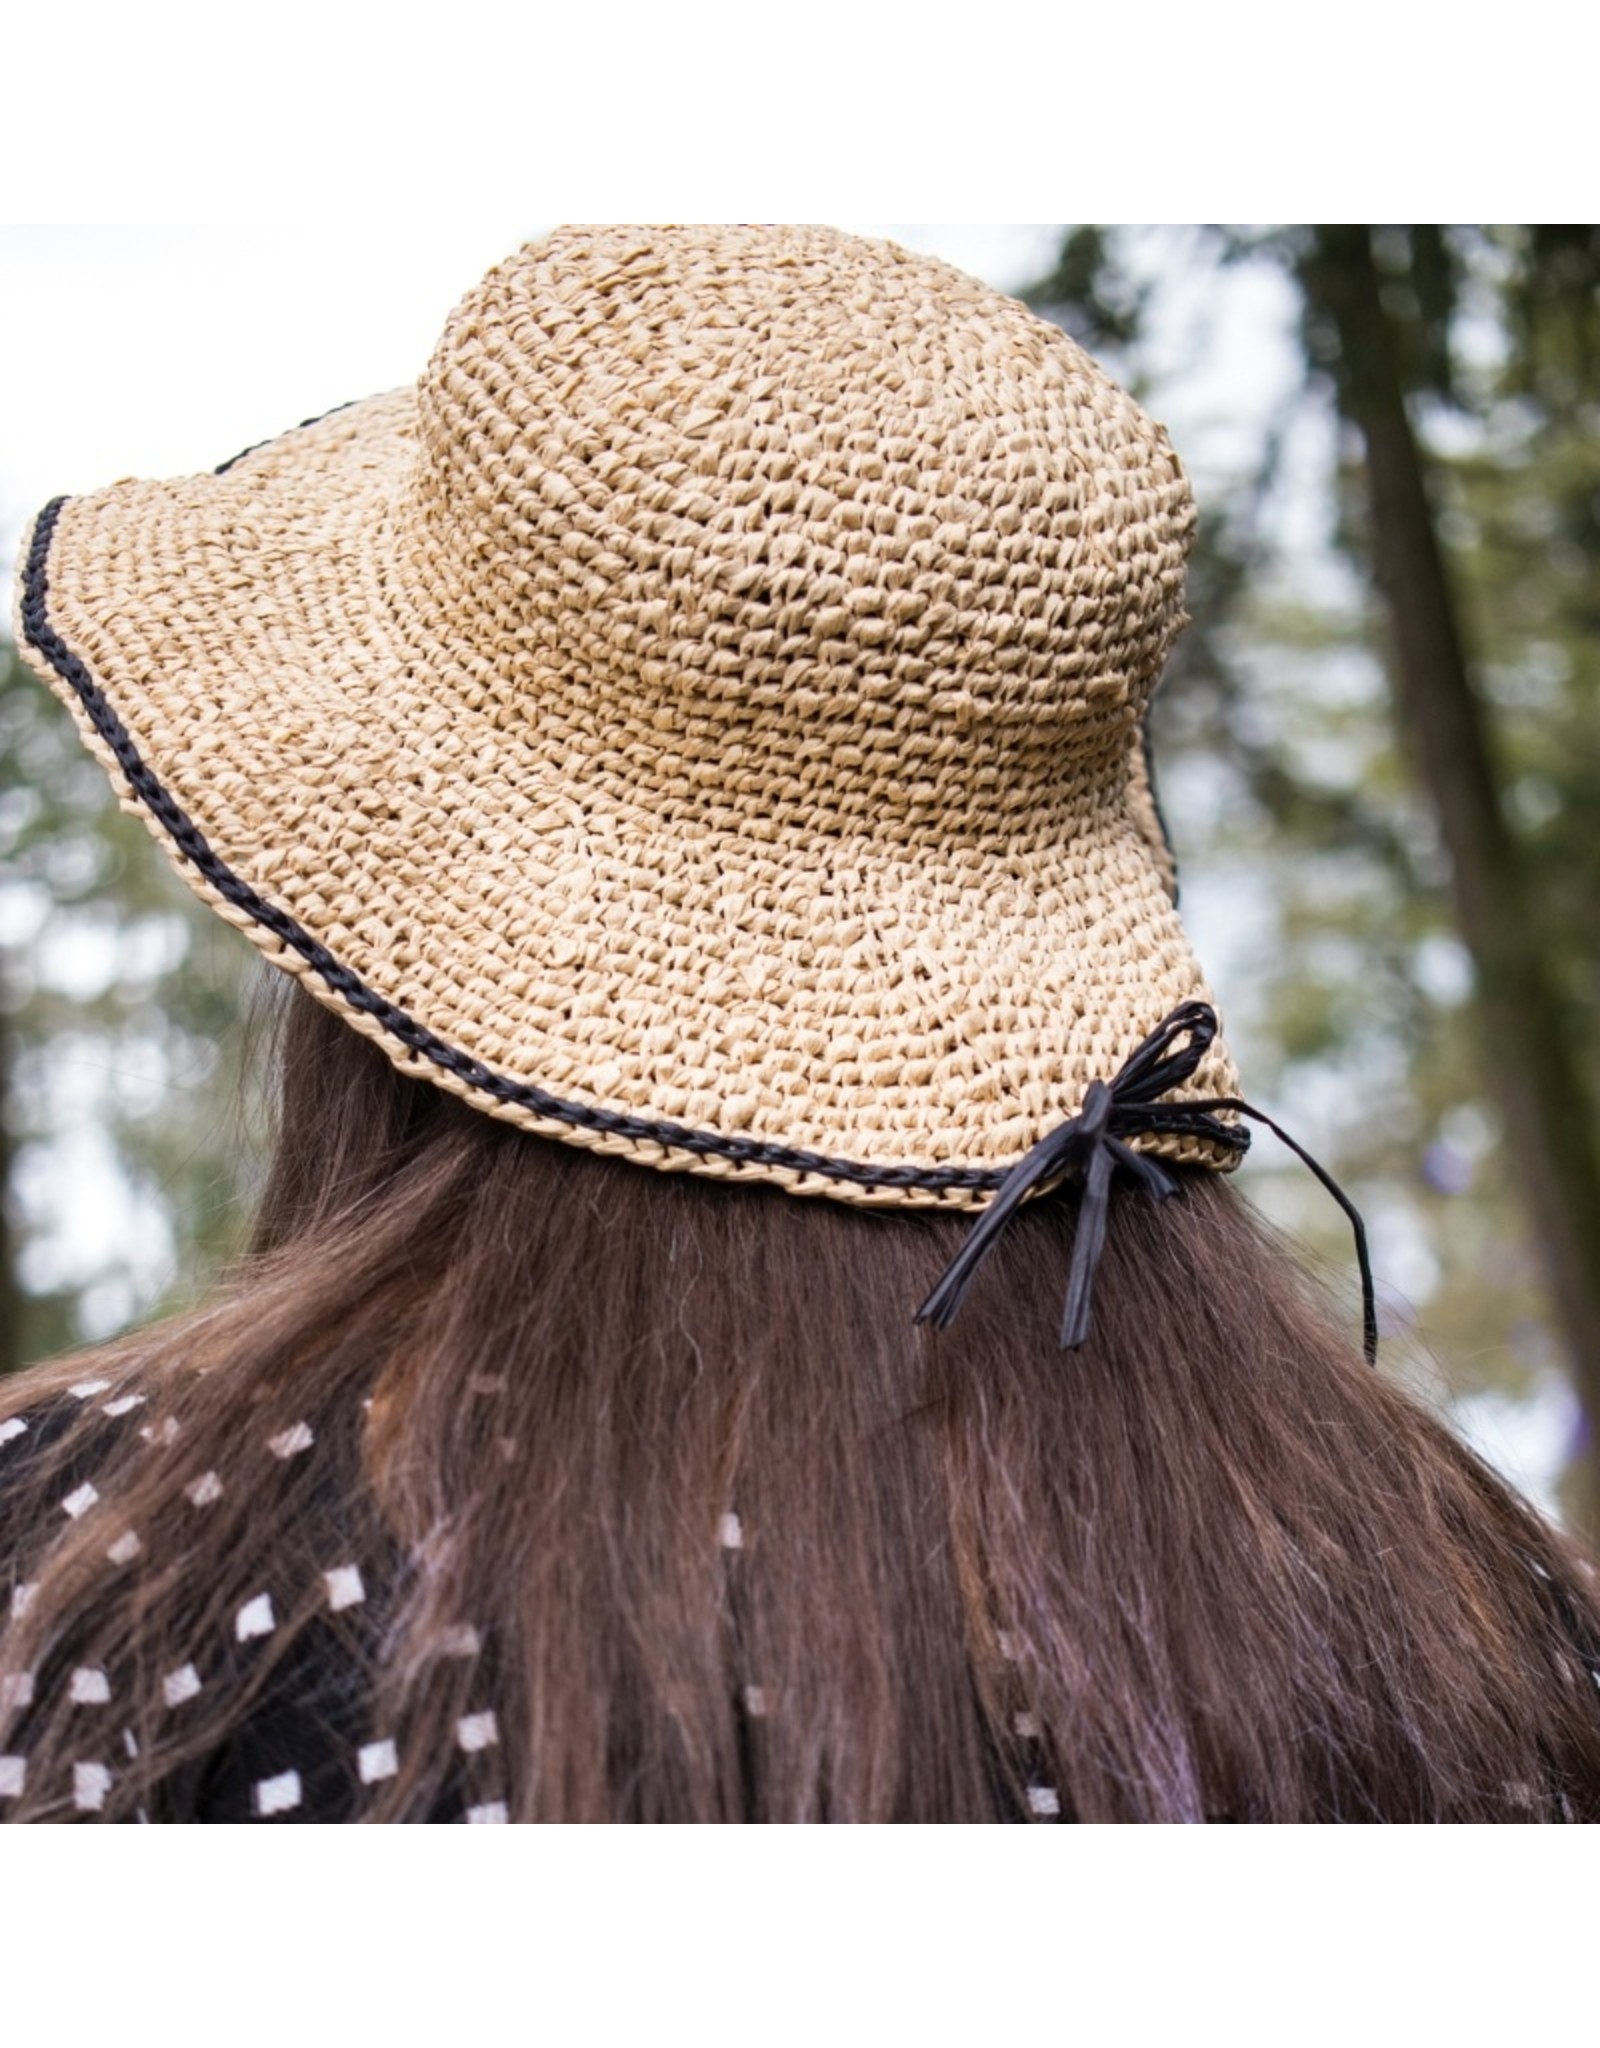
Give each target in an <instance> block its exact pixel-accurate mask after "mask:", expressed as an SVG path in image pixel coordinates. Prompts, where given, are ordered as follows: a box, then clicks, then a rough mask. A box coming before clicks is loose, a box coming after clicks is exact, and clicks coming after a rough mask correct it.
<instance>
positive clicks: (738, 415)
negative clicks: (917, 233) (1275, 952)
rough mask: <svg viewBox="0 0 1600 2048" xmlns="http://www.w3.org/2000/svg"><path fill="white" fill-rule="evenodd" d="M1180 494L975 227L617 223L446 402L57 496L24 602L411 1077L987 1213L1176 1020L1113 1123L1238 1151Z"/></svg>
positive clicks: (51, 665) (63, 666)
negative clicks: (1200, 914)
mask: <svg viewBox="0 0 1600 2048" xmlns="http://www.w3.org/2000/svg"><path fill="white" fill-rule="evenodd" d="M1192 522H1193V510H1192V505H1191V499H1190V493H1189V487H1188V483H1187V481H1186V479H1185V477H1184V474H1183V471H1182V469H1181V468H1180V467H1179V464H1178V461H1177V459H1176V457H1175V456H1174V455H1173V452H1172V450H1171V448H1170V447H1169V445H1168V442H1167V438H1166V435H1165V433H1164V432H1163V430H1162V429H1161V428H1160V427H1159V426H1157V425H1155V424H1154V423H1153V422H1152V421H1150V420H1149V419H1147V418H1146V417H1145V415H1144V414H1143V413H1142V412H1141V411H1140V410H1139V408H1138V407H1137V406H1136V405H1135V404H1134V403H1133V402H1132V401H1131V400H1130V399H1129V398H1128V397H1127V396H1126V395H1125V394H1124V393H1123V392H1122V391H1120V390H1119V389H1118V388H1117V387H1116V386H1115V385H1114V384H1112V383H1111V382H1110V381H1109V380H1108V379H1107V378H1106V377H1105V375H1104V374H1103V373H1102V372H1101V371H1100V370H1099V369H1098V368H1097V366H1096V365H1095V364H1094V363H1093V362H1092V361H1091V360H1090V359H1089V357H1088V356H1086V355H1085V354H1084V353H1083V351H1082V350H1081V349H1079V348H1077V347H1076V346H1075V345H1074V344H1073V343H1072V342H1071V341H1070V340H1068V339H1067V337H1066V336H1065V335H1063V334H1062V333H1060V332H1059V331H1058V330H1057V329H1056V328H1054V327H1052V326H1050V325H1048V324H1047V323H1046V322H1044V321H1042V320H1040V319H1037V318H1035V317H1034V316H1033V315H1032V314H1031V313H1029V312H1028V311H1027V310H1026V309H1025V308H1024V307H1023V306H1021V305H1020V304H1018V303H1016V302H1015V301H1013V300H1010V299H1007V298H1004V297H1001V296H999V295H998V294H996V293H995V292H993V291H991V290H989V289H988V288H986V287H985V286H983V285H981V284H979V283H977V282H975V281H974V280H973V279H971V278H969V277H966V276H963V275H961V274H960V273H959V272H957V271H955V270H953V269H950V268H949V267H947V266H946V265H944V264H942V263H939V262H935V261H932V260H930V259H928V258H926V257H922V256H916V255H912V254H909V253H907V252H906V251H905V250H903V249H900V248H897V247H895V246H894V245H892V244H889V243H875V242H867V241H862V240H858V239H856V238H854V237H851V236H848V235H843V234H839V233H836V232H834V231H832V230H829V229H823V228H810V227H808V228H800V227H760V228H758V227H678V228H651V229H637V228H628V229H622V228H599V229H587V228H584V229H579V228H574V229H564V230H562V231H561V232H560V233H557V234H555V235H553V236H552V237H550V239H549V240H547V241H545V242H542V243H538V244H534V245H530V246H529V247H527V248H524V249H522V250H521V251H520V252H519V253H518V254H517V255H515V256H514V257H512V258H511V259H510V260H509V261H507V262H506V263H504V264H502V265H501V266H500V267H499V268H498V269H496V270H494V271H493V272H491V273H490V275H489V276H488V277H487V278H486V279H485V280H484V281H483V283H482V284H481V285H479V286H478V287H477V288H476V289H475V290H474V291H472V292H471V293H470V294H469V295H468V296H467V298H466V299H464V300H463V301H462V303H461V305H460V306H459V307H458V308H457V309H456V311H455V313H454V314H453V315H452V317H451V319H450V321H449V324H448V325H447V327H446V329H445V332H444V336H443V339H442V340H441V342H440V343H439V346H438V348H437V350H436V352H435V354H434V357H433V360H432V362H431V363H430V364H429V366H428V368H427V369H426V371H425V372H424V373H423V375H422V377H421V379H420V381H419V382H418V384H417V385H416V387H415V388H414V389H406V390H403V391H396V392H393V393H390V394H388V395H386V396H382V397H378V398H374V399H370V400H367V401H365V402H363V403H360V404H356V405H351V406H347V407H344V408H342V409H340V410H339V411H337V412H334V413H332V414H329V415H328V416H326V417H324V418H323V419H320V420H318V421H314V422H311V423H308V424H306V425H305V426H302V427H299V428H296V429H294V430H292V431H290V432H288V433H286V434H285V435H283V436H282V437H281V438H280V439H278V440H275V441H273V442H271V443H269V444H267V445H265V446H263V447H260V448H256V449H253V450H250V451H247V452H246V453H245V454H243V455H241V456H238V457H236V458H234V459H233V460H232V461H231V462H228V463H225V464H223V466H222V468H221V469H220V470H218V471H217V472H216V473H215V474H211V475H205V476H199V477H188V478H183V479H180V480H178V481H176V482H165V483H148V482H124V483H118V484H115V485H113V486H112V487H111V488H110V489H108V490H105V491H102V492H99V493H97V494H96V495H94V496H91V497H86V498H79V499H72V500H66V501H60V500H58V501H56V502H55V503H54V504H52V505H51V506H49V507H47V508H46V510H45V511H44V512H43V513H42V514H41V515H40V517H39V518H38V520H37V521H36V522H35V525H34V527H33V529H32V533H31V536H30V540H29V543H28V546H27V549H26V551H25V558H24V567H23V576H22V581H21V590H20V613H19V624H20V634H19V639H20V642H21V644H22V646H23V648H24V651H25V652H26V653H27V654H28V656H29V659H30V660H31V661H32V663H33V665H34V666H35V667H36V668H37V670H38V671H39V673H40V674H41V675H42V676H43V677H44V679H45V680H46V682H48V683H49V684H50V685H51V686H52V687H53V688H54V689H55V690H56V691H57V693H58V694H59V695H61V696H62V697H63V698H64V699H65V700H66V702H67V703H68V704H69V706H70V707H71V709H72V710H73V712H74V714H75V715H76V717H77V719H78V721H79V724H80V725H81V727H82V728H83V731H84V734H85V737H86V739H87V740H88V743H89V745H90V746H91V747H92V748H93V750H94V751H95V752H96V753H97V754H98V755H99V756H100V758H101V759H102V760H103V761H104V763H105V764H106V766H107V767H108V769H109V770H110V772H111V774H112V777H113V779H114V780H115V782H116V784H117V786H118V788H119V790H120V791H121V793H122V796H123V798H124V800H125V802H126V803H127V804H128V805H129V806H130V807H131V808H133V809H134V810H135V811H137V812H138V814H139V815H140V816H142V817H143V818H144V819H145V821H146V822H147V824H148V825H149V826H150V828H151V830H152V831H153V832H154V833H155V835H156V837H157V838H158V839H159V840H160V842H161V843H162V844H163V845H164V846H165V848H166V850H167V851H168V853H169V854H170V855H171V856H172V858H173V859H174V861H175V862H176V863H177V865H178V867H179V870H180V872H181V873H182V874H183V875H184V877H185V879H186V880H187V881H188V882H189V883H190V884H191V885H192V886H193V887H194V888H195V889H196V890H197V891H198V892H199V894H200V895H202V896H203V897H204V898H205V899H206V900H207V901H209V902H210V903H212V904H213V905H214V906H215V907H216V908H217V909H218V910H220V911H221V913H222V915H223V916H225V917H226V918H228V919H229V921H230V922H232V923H233V924H235V925H237V926H238V927H239V929H240V930H242V931H243V932H244V933H245V934H246V935H247V936H248V937H249V938H250V939H251V940H252V941H253V942H254V943H255V944H256V945H257V946H259V947H260V948H261V949H262V951H263V952H264V953H265V954H267V956H268V957H269V958H270V959H272V960H273V961H274V962H275V963H276V964H277V965H279V966H280V967H283V968H286V969H287V970H288V971H289V972H290V973H292V974H295V975H297V976H298V977H299V978H300V979H301V980H302V982H303V983H304V984H305V986H306V987H307V988H308V989H309V990H310V991H311V993H312V994H313V995H315V996H316V997H317V998H318V999H319V1000H320V1001H322V1002H324V1003H327V1004H329V1005H331V1006H332V1007H333V1008H335V1009H337V1010H339V1011H340V1012H341V1013H343V1014H344V1015H345V1016H346V1017H347V1018H348V1019H349V1021H350V1022H351V1023H352V1024H353V1025H354V1026H355V1027H356V1028H357V1029H358V1030H361V1031H363V1032H365V1033H367V1034H368V1035H369V1036H371V1037H372V1038H373V1039H375V1040H376V1041H377V1043H379V1044H380V1045H381V1046H382V1047H383V1048H384V1050H385V1051H386V1052H387V1053H388V1054H389V1056H390V1058H392V1059H393V1060H394V1061H395V1062H396V1063H397V1064H399V1065H400V1066H402V1067H404V1068H406V1069H407V1070H408V1071H413V1072H416V1073H419V1074H422V1075H425V1076H426V1077H427V1078H428V1079H430V1080H432V1081H434V1082H437V1083H438V1084H439V1085H440V1086H442V1087H445V1088H448V1089H451V1090H452V1091H454V1092H455V1093H457V1094H459V1095H461V1096H463V1097H465V1098H466V1099H467V1100H468V1101H470V1102H472V1103H474V1104H476V1105H477V1106H478V1107H480V1108H482V1109H484V1110H486V1111H488V1112H489V1113H490V1114H491V1115H494V1116H498V1117H504V1118H506V1119H508V1120H509V1121H511V1122H513V1123H516V1124H520V1125H522V1126H524V1127H525V1128H526V1129H528V1130H532V1131H537V1132H540V1133H542V1134H544V1135H546V1136H550V1137H554V1138H559V1139H563V1140H566V1141H568V1142H571V1143H574V1144H580V1145H585V1146H589V1147H592V1148H593V1149H595V1150H597V1151H600V1152H605V1153H611V1154H614V1155H616V1156H618V1157H622V1158H626V1159H629V1160H633V1161H637V1162H639V1163H641V1164H644V1165H648V1166H652V1167H658V1168H665V1169H680V1168H682V1169H687V1170H689V1171H691V1172H695V1173H702V1174H711V1175H716V1176H719V1177H737V1178H739V1179H761V1180H766V1181H773V1182H777V1183H778V1184H780V1185H781V1186H783V1187H785V1188H787V1189H790V1190H792V1191H794V1192H796V1193H804V1194H819V1195H827V1196H834V1197H837V1198H840V1199H843V1200H847V1201H852V1202H861V1203H872V1204H890V1203H892V1204H942V1205H947V1206H955V1207H966V1208H981V1207H984V1206H985V1205H987V1204H990V1203H992V1201H993V1198H994V1196H995V1193H996V1191H997V1190H998V1189H999V1188H1001V1186H1002V1185H1003V1184H1004V1182H1005V1181H1006V1177H1007V1175H1008V1173H1011V1172H1012V1170H1013V1169H1014V1168H1016V1167H1017V1165H1018V1163H1019V1162H1021V1161H1024V1160H1025V1159H1027V1158H1029V1157H1031V1156H1033V1155H1034V1154H1035V1152H1036V1148H1037V1147H1038V1146H1039V1145H1040V1143H1041V1141H1042V1140H1044V1139H1046V1138H1047V1137H1048V1136H1049V1134H1050V1133H1052V1132H1054V1131H1058V1130H1059V1129H1060V1128H1061V1127H1062V1125H1063V1122H1064V1121H1067V1122H1071V1121H1072V1120H1074V1119H1078V1120H1080V1121H1081V1119H1082V1117H1083V1115H1084V1113H1085V1110H1086V1106H1088V1105H1090V1104H1091V1102H1092V1101H1093V1100H1094V1099H1095V1098H1094V1097H1093V1090H1092V1084H1094V1083H1096V1082H1097V1081H1098V1082H1101V1083H1102V1084H1103V1083H1104V1081H1105V1079H1106V1077H1109V1076H1111V1075H1113V1074H1116V1073H1118V1071H1119V1069H1123V1068H1124V1066H1125V1064H1126V1063H1127V1062H1128V1061H1129V1060H1130V1056H1132V1055H1134V1054H1135V1053H1136V1052H1137V1050H1138V1049H1139V1048H1140V1047H1141V1046H1142V1045H1143V1044H1144V1043H1145V1041H1147V1039H1148V1038H1149V1036H1150V1034H1151V1032H1152V1030H1153V1028H1154V1027H1156V1026H1157V1025H1158V1024H1160V1022H1161V1020H1162V1019H1164V1018H1168V1019H1169V1020H1170V1019H1171V1017H1172V1016H1173V1015H1177V1016H1179V1017H1180V1018H1182V1019H1183V1023H1182V1024H1181V1025H1180V1026H1178V1027H1177V1035H1179V1036H1183V1042H1184V1044H1185V1045H1186V1046H1187V1056H1186V1058H1185V1060H1184V1061H1183V1062H1182V1064H1181V1067H1180V1066H1178V1065H1175V1064H1174V1062H1173V1061H1172V1059H1171V1058H1170V1057H1166V1058H1164V1060H1163V1063H1162V1064H1161V1067H1160V1072H1159V1075H1158V1077H1157V1078H1158V1081H1159V1086H1157V1085H1156V1083H1155V1082H1150V1083H1149V1085H1147V1086H1145V1087H1144V1089H1143V1093H1142V1095H1139V1100H1140V1101H1141V1102H1143V1103H1144V1104H1146V1105H1148V1104H1150V1103H1153V1102H1154V1100H1155V1097H1156V1096H1157V1095H1158V1094H1159V1095H1160V1097H1161V1107H1159V1108H1156V1109H1151V1110H1150V1111H1149V1113H1148V1114H1143V1115H1141V1116H1140V1117H1139V1118H1138V1119H1137V1120H1130V1119H1129V1118H1128V1117H1127V1116H1126V1115H1124V1118H1123V1122H1122V1124H1121V1125H1118V1124H1117V1122H1116V1120H1115V1118H1113V1119H1112V1121H1111V1125H1110V1128H1111V1129H1112V1130H1113V1131H1115V1130H1117V1129H1123V1130H1124V1131H1125V1132H1126V1133H1127V1134H1128V1135H1129V1137H1130V1142H1131V1143H1132V1145H1133V1147H1134V1149H1135V1150H1136V1151H1137V1152H1139V1153H1141V1154H1143V1155H1146V1156H1153V1155H1160V1156H1164V1157H1166V1158H1168V1159H1171V1160H1177V1161H1183V1162H1188V1163H1190V1164H1198V1165H1204V1166H1226V1165H1228V1164H1230V1163H1232V1161H1233V1160H1234V1158H1235V1157H1236V1156H1237V1154H1238V1153H1239V1152H1240V1151H1241V1150H1242V1149H1243V1144H1244V1133H1243V1130H1242V1129H1241V1127H1240V1126H1239V1125H1238V1124H1237V1122H1236V1121H1235V1120H1234V1118H1233V1116H1232V1114H1231V1113H1229V1112H1231V1111H1232V1109H1233V1108H1234V1104H1233V1103H1232V1101H1231V1099H1230V1098H1232V1097H1233V1096H1234V1093H1235V1088H1236V1081H1235V1076H1234V1072H1233V1068H1232V1066H1231V1064H1230V1062H1229V1060H1228V1058H1227V1056H1226V1054H1225V1052H1224V1050H1223V1048H1222V1044H1221V1041H1220V1039H1219V1038H1217V1036H1216V1033H1215V1019H1214V1017H1213V1015H1212V1013H1211V1011H1210V1010H1209V1008H1206V1007H1204V1006H1205V1005H1206V1003H1207V991H1206V988H1205V984H1204V982H1203V980H1202V977H1201V974H1200V970H1199V967H1198V965H1197V964H1196V962H1195V959H1194V957H1193V955H1192V953H1191V951H1190V948H1189V946H1188V943H1187V941H1186V939H1185V936H1184V933H1183V930H1182V928H1181V926H1180V924H1179V921H1178V916H1177V911H1176V908H1175V904H1174V891H1173V876H1172V868H1171V863H1170V859H1169V856H1168V853H1167V849H1166V846H1165V843H1164V839H1163V835H1162V832H1161V828H1160V824H1159V821H1158V818H1157V815H1156V812H1155V808H1154V804H1153V801H1152V795H1151V789H1150V785H1149V781H1148V778H1147V773H1146V764H1145V757H1144V752H1143V748H1142V744H1141V740H1142V729H1143V719H1144V713H1145V708H1146V704H1147V701H1148V699H1149V696H1150V692H1151V690H1152V688H1153V686H1154V684H1155V682H1156V679H1157V677H1158V675H1159V672H1160V670H1161V667H1162V663H1163V661H1164V659H1165V657H1166V654H1167V651H1168V649H1169V648H1170V646H1171V644H1172V641H1173V639H1174V637H1175V635H1176V634H1177V632H1178V630H1179V628H1180V627H1181V625H1182V624H1183V620H1184V613H1183V568H1184V558H1185V554H1186V551H1187V548H1188V545H1189V540H1190V533H1191V527H1192ZM1186 1006H1187V1007H1186ZM1184 1033H1187V1035H1186V1036H1184ZM1173 1036H1174V1034H1173V1033H1169V1034H1168V1037H1167V1038H1166V1039H1164V1040H1162V1041H1161V1045H1160V1046H1159V1047H1158V1048H1157V1050H1158V1051H1166V1050H1169V1049H1170V1046H1171V1043H1172V1041H1173ZM1153 1057H1154V1055H1153V1054H1150V1053H1147V1054H1146V1055H1145V1064H1146V1067H1147V1068H1148V1066H1149V1064H1150V1060H1151V1059H1152V1058H1153ZM1136 1078H1137V1077H1136ZM1146 1080H1147V1081H1148V1075H1147V1076H1146ZM1124 1092H1125V1094H1126V1092H1127V1091H1124ZM1134 1092H1135V1093H1136V1094H1137V1093H1138V1091H1134ZM1101 1095H1102V1097H1103V1096H1104V1095H1105V1089H1104V1086H1103V1085H1102V1088H1101ZM1219 1098H1222V1100H1221V1101H1219ZM1202 1103H1204V1104H1206V1105H1208V1108H1207V1109H1206V1110H1205V1111H1203V1112H1202V1111H1201V1110H1200V1109H1199V1108H1198V1107H1195V1105H1199V1104H1202ZM1185 1105H1189V1106H1190V1113H1189V1114H1185V1113H1184V1108H1185ZM1121 1107H1122V1109H1123V1110H1124V1111H1126V1109H1127V1102H1126V1101H1124V1102H1123V1103H1122V1105H1121ZM1116 1149H1117V1150H1118V1151H1119V1152H1122V1151H1125V1150H1126V1149H1127V1148H1126V1147H1125V1146H1122V1145H1120V1144H1119V1145H1118V1147H1117V1148H1116ZM1108 1170H1109V1169H1108ZM1047 1177H1048V1176H1047ZM1058 1177H1059V1173H1058ZM1034 1178H1035V1179H1037V1178H1038V1175H1037V1174H1035V1176H1034Z"/></svg>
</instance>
